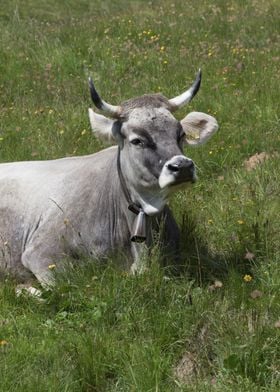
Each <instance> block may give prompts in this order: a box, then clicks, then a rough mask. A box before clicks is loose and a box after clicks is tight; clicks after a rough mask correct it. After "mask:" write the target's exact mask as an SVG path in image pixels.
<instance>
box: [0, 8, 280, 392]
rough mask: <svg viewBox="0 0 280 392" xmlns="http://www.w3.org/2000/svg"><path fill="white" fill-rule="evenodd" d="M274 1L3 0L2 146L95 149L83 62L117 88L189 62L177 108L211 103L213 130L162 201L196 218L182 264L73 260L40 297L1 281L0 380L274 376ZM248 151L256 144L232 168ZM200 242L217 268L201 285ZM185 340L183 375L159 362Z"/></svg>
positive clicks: (36, 155) (103, 84)
mask: <svg viewBox="0 0 280 392" xmlns="http://www.w3.org/2000/svg"><path fill="white" fill-rule="evenodd" d="M279 11H280V10H279V2H278V1H276V0H266V1H264V0H255V1H252V2H244V1H230V0H229V1H222V0H220V1H205V0H196V1H190V2H183V1H175V0H174V1H169V0H164V1H151V2H147V1H134V2H130V3H129V5H128V2H127V1H124V0H121V1H113V0H112V1H104V0H103V1H99V0H97V1H94V2H90V1H79V2H76V1H74V0H72V1H67V2H66V1H61V2H57V1H54V0H52V1H48V2H44V1H34V0H25V1H21V2H19V1H14V0H12V1H6V0H2V2H1V9H0V29H1V34H0V36H1V41H0V43H1V46H0V59H1V60H0V87H1V98H0V159H1V161H3V162H4V161H13V160H27V159H50V158H56V157H61V156H65V155H74V154H87V153H91V152H93V151H96V150H98V149H100V148H101V147H102V146H101V144H100V143H99V142H98V141H96V140H94V139H93V138H92V136H91V134H90V129H89V123H88V119H87V107H88V105H89V104H90V100H89V96H88V91H87V82H86V79H87V76H88V74H92V75H93V76H94V79H95V80H96V85H97V87H98V89H99V91H100V92H102V95H103V96H104V98H105V99H107V100H108V101H110V102H112V103H118V102H120V101H121V100H124V99H127V98H129V97H132V96H135V95H140V94H142V93H146V92H151V91H156V92H157V91H162V92H163V93H164V94H165V95H166V96H168V97H172V96H174V95H177V94H178V93H180V92H181V91H182V90H183V89H184V88H185V87H186V86H189V84H190V83H191V81H192V80H193V77H194V74H195V72H196V70H197V69H198V67H201V68H202V69H203V71H204V74H203V84H202V88H201V91H200V93H199V95H198V97H196V99H195V100H194V101H193V102H192V104H191V105H190V107H189V108H188V110H199V111H206V112H209V113H211V114H213V115H215V116H216V117H217V119H218V121H219V123H220V132H219V134H217V135H216V136H215V138H213V140H212V141H211V142H209V143H208V144H207V145H206V146H205V147H203V148H200V149H197V150H191V151H188V152H187V154H188V155H190V156H191V157H192V158H193V159H194V160H195V162H196V163H197V165H198V168H199V176H200V181H199V182H198V183H197V185H195V186H194V187H193V189H192V190H191V191H186V192H181V193H180V194H178V195H177V196H176V197H174V200H173V201H172V204H173V208H174V211H175V215H176V216H177V218H178V221H179V222H181V225H182V229H183V232H184V233H185V234H184V235H187V234H186V233H187V231H190V229H191V227H192V225H193V223H195V230H193V231H192V232H191V233H190V234H189V235H191V240H189V243H188V245H191V244H192V243H194V245H195V246H194V253H193V254H191V255H190V254H189V252H187V251H186V257H185V258H186V264H187V265H189V268H188V271H187V273H186V275H185V276H183V277H180V278H171V279H166V278H165V277H164V272H163V271H162V270H160V269H159V268H158V267H157V265H156V263H154V264H153V265H152V267H151V271H149V272H147V273H146V274H144V275H143V276H141V277H139V278H132V277H129V276H126V275H123V274H122V273H121V272H120V271H116V270H114V269H113V268H107V269H104V268H94V267H90V266H89V267H87V268H85V269H82V270H79V269H76V268H75V269H73V271H69V273H68V276H67V278H66V279H65V278H64V279H63V278H62V277H60V278H58V279H59V283H58V285H57V288H56V289H55V290H54V292H53V293H51V294H50V293H45V297H46V299H47V303H46V304H40V305H38V303H36V301H34V300H33V299H29V298H21V299H18V298H15V295H14V285H15V284H14V283H13V282H12V281H10V280H8V281H6V282H4V280H3V283H2V284H1V288H0V291H1V296H0V309H1V312H0V339H2V340H1V342H0V343H1V346H0V371H1V380H0V390H2V391H25V390H29V391H76V390H77V391H81V390H82V391H110V390H112V391H145V392H146V391H156V390H158V391H174V390H178V391H179V390H180V391H181V390H185V391H195V390H198V391H204V390H205V391H210V390H213V391H231V390H240V391H258V390H267V391H277V390H279V383H280V381H279V377H280V376H279V372H280V363H279V357H280V353H279V344H280V342H279V329H277V328H276V327H275V326H274V323H275V322H276V321H277V320H278V319H279V285H280V272H279V267H278V264H279V261H280V251H279V249H280V236H279V230H280V227H279V225H280V224H279V222H280V216H279V194H280V189H279V188H280V186H279V183H280V179H279V159H280V158H279V153H278V154H277V151H279V145H280V136H279V112H280V111H279V102H280V97H279V59H280V54H279V40H280V34H279ZM185 113H186V109H184V110H182V111H181V112H180V113H178V118H181V117H183V116H184V115H185ZM263 151H264V152H266V153H267V154H269V159H267V160H266V161H265V162H264V163H263V164H262V165H258V167H257V168H256V169H254V170H252V171H250V172H248V171H246V170H245V167H244V161H245V160H246V159H248V158H249V157H250V156H252V155H254V154H255V153H260V152H263ZM190 211H192V212H191V213H190ZM182 216H183V217H184V219H183V218H182ZM186 216H187V217H188V218H186ZM193 236H194V238H196V240H195V241H194V240H193ZM201 238H203V239H204V240H203V241H202V240H201ZM186 247H187V246H186ZM190 247H191V246H190ZM191 248H192V247H191ZM205 248H207V249H208V250H210V251H211V253H212V259H213V260H214V261H215V263H216V267H217V264H218V267H219V266H220V267H221V268H218V270H219V269H220V270H222V269H224V266H225V265H226V266H227V267H228V270H229V273H228V275H224V276H222V278H221V279H222V281H223V287H222V288H220V289H218V288H217V289H215V290H214V291H209V290H208V285H209V279H210V280H211V279H215V276H217V275H215V274H218V270H217V269H216V272H214V271H213V268H212V267H211V268H210V267H209V256H208V255H207V252H204V250H203V249H205ZM247 251H249V252H251V253H253V254H254V258H253V260H252V263H251V265H248V261H247V260H245V259H244V256H245V254H246V252H247ZM217 255H218V256H217ZM154 259H156V254H155V256H154ZM221 260H222V261H221ZM211 265H212V264H211ZM222 267H223V268H222ZM245 273H250V274H251V275H252V276H253V280H252V281H251V282H247V283H246V282H245V281H244V280H243V275H244V274H245ZM70 282H71V283H70ZM254 289H258V290H260V291H261V292H262V293H263V295H262V296H261V297H260V298H257V299H252V298H251V297H250V293H251V292H252V290H254ZM190 295H191V298H192V305H191V303H190ZM184 355H185V358H187V359H188V361H189V362H188V366H185V373H186V372H187V370H186V369H188V368H189V369H190V368H191V367H192V366H193V367H195V369H196V374H197V376H198V377H197V378H195V377H194V376H193V377H192V378H191V380H190V379H189V380H188V383H187V385H183V383H182V380H181V379H180V377H178V376H176V374H175V373H176V372H175V373H174V367H175V364H177V363H179V362H180V358H182V357H183V356H184ZM186 362H187V361H186ZM185 377H186V376H185Z"/></svg>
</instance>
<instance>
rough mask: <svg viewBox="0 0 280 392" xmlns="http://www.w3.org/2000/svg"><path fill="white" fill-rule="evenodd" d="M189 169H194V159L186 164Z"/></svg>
mask: <svg viewBox="0 0 280 392" xmlns="http://www.w3.org/2000/svg"><path fill="white" fill-rule="evenodd" d="M184 166H185V167H186V168H187V169H194V163H193V161H192V160H189V161H187V162H186V163H185V165H184Z"/></svg>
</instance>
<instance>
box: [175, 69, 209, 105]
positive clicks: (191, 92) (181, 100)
mask: <svg viewBox="0 0 280 392" xmlns="http://www.w3.org/2000/svg"><path fill="white" fill-rule="evenodd" d="M201 75H202V73H201V69H199V71H198V73H197V75H196V79H195V81H194V83H193V85H192V86H191V87H190V88H189V89H188V90H187V91H185V92H184V93H183V94H181V95H178V97H175V98H172V99H169V103H170V106H171V110H172V111H175V110H177V109H179V108H180V107H182V106H183V105H185V104H186V103H188V102H190V101H191V100H192V99H193V97H194V96H195V95H196V93H197V92H198V90H199V87H200V83H201Z"/></svg>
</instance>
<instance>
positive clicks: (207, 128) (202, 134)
mask: <svg viewBox="0 0 280 392" xmlns="http://www.w3.org/2000/svg"><path fill="white" fill-rule="evenodd" d="M181 125H182V127H183V130H184V132H185V134H186V142H187V144H189V145H191V146H197V145H199V144H204V143H206V142H207V140H208V139H210V137H211V136H212V135H214V133H215V132H216V131H217V129H218V123H217V120H216V119H215V118H214V117H212V116H209V114H206V113H200V112H191V113H189V114H188V115H187V116H186V117H185V118H183V120H182V121H181Z"/></svg>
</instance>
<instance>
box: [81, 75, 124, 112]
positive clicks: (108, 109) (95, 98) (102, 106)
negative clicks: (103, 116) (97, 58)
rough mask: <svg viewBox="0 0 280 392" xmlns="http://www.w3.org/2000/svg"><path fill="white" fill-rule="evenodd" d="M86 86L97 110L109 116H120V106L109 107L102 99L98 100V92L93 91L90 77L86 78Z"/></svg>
mask: <svg viewBox="0 0 280 392" xmlns="http://www.w3.org/2000/svg"><path fill="white" fill-rule="evenodd" d="M88 84H89V89H90V95H91V99H92V101H93V103H94V105H95V106H96V107H97V108H98V109H100V110H102V111H104V112H107V113H108V114H110V115H111V116H113V117H118V116H119V115H120V111H121V108H120V106H114V105H110V104H109V103H107V102H105V101H103V99H101V98H100V96H99V94H98V92H97V91H96V90H95V87H94V84H93V81H92V79H91V78H90V77H89V78H88Z"/></svg>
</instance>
